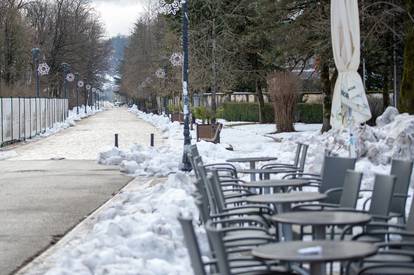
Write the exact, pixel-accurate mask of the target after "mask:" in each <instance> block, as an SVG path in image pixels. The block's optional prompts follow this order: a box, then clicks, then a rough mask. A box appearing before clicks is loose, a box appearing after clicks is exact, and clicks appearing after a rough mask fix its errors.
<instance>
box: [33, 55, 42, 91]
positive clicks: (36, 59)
mask: <svg viewBox="0 0 414 275" xmlns="http://www.w3.org/2000/svg"><path fill="white" fill-rule="evenodd" d="M40 53H41V52H40V49H39V48H33V49H32V58H33V66H34V72H35V78H36V87H35V94H36V97H40V74H39V70H38V68H39V58H40Z"/></svg>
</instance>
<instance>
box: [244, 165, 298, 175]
mask: <svg viewBox="0 0 414 275" xmlns="http://www.w3.org/2000/svg"><path fill="white" fill-rule="evenodd" d="M281 172H286V173H294V172H297V169H295V168H292V167H278V168H272V169H240V170H237V173H240V174H280V173H281Z"/></svg>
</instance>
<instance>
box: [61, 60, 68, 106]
mask: <svg viewBox="0 0 414 275" xmlns="http://www.w3.org/2000/svg"><path fill="white" fill-rule="evenodd" d="M62 69H63V95H62V97H63V98H68V87H67V84H68V80H67V76H68V73H69V70H70V65H69V64H68V63H62Z"/></svg>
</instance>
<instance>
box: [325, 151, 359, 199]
mask: <svg viewBox="0 0 414 275" xmlns="http://www.w3.org/2000/svg"><path fill="white" fill-rule="evenodd" d="M355 163H356V159H355V158H340V157H333V156H325V158H324V161H323V167H322V174H321V176H322V182H321V185H320V188H319V192H321V193H324V192H326V191H328V190H329V189H333V188H341V187H343V185H344V179H345V174H346V172H347V171H348V170H354V168H355ZM340 198H341V194H340V193H333V194H330V195H328V198H326V199H325V202H327V203H334V204H339V202H340Z"/></svg>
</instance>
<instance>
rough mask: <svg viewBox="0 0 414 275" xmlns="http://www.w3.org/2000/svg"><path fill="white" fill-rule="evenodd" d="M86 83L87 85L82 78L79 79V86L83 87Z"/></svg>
mask: <svg viewBox="0 0 414 275" xmlns="http://www.w3.org/2000/svg"><path fill="white" fill-rule="evenodd" d="M84 85H85V83H84V82H83V81H82V80H79V81H78V87H79V88H83V86H84Z"/></svg>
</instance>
